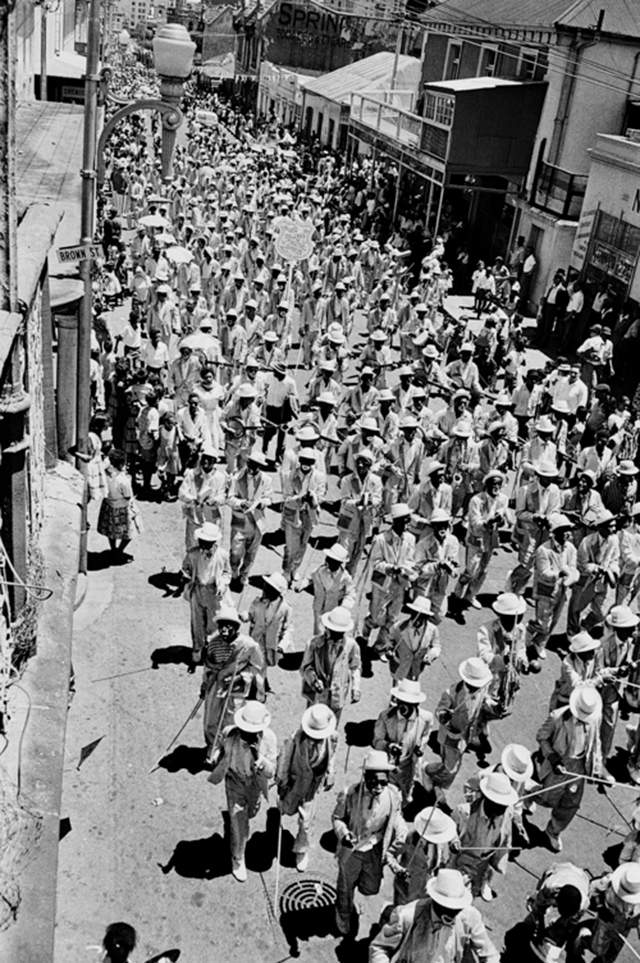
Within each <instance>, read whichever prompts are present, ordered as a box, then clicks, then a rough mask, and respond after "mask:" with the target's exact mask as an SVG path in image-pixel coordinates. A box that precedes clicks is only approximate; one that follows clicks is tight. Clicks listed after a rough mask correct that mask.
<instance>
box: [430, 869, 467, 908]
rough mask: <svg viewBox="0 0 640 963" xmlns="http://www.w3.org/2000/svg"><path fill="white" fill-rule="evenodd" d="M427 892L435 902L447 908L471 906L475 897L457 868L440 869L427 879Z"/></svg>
mask: <svg viewBox="0 0 640 963" xmlns="http://www.w3.org/2000/svg"><path fill="white" fill-rule="evenodd" d="M427 894H428V895H429V896H430V897H431V899H432V900H433V901H434V903H437V904H438V905H439V906H444V907H445V909H455V910H461V909H464V908H465V907H466V906H471V902H472V900H473V897H472V895H471V891H470V890H469V889H467V887H466V886H465V882H464V876H463V875H462V873H461V872H460V871H459V870H457V869H440V870H438V872H437V873H436V875H435V876H432V877H431V879H430V880H428V881H427Z"/></svg>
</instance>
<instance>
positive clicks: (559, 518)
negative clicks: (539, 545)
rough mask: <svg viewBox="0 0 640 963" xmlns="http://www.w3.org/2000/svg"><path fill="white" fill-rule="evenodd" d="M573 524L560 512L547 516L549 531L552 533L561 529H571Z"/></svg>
mask: <svg viewBox="0 0 640 963" xmlns="http://www.w3.org/2000/svg"><path fill="white" fill-rule="evenodd" d="M573 527H574V525H573V522H572V521H571V519H570V518H568V517H567V515H563V514H562V512H552V514H551V515H550V516H549V529H550V531H552V532H557V531H559V530H560V529H561V528H573Z"/></svg>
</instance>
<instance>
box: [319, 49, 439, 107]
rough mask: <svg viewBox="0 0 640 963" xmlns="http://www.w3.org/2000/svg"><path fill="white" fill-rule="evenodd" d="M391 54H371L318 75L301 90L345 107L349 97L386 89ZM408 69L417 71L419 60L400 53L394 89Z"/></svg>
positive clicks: (404, 79) (403, 78)
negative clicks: (345, 65)
mask: <svg viewBox="0 0 640 963" xmlns="http://www.w3.org/2000/svg"><path fill="white" fill-rule="evenodd" d="M394 58H395V54H394V53H393V52H390V51H386V50H385V51H382V53H377V54H373V55H372V56H371V57H365V58H364V59H363V60H357V61H356V62H355V63H353V64H349V65H348V66H347V67H340V68H339V69H338V70H332V71H331V73H328V74H322V76H321V77H316V78H315V79H314V80H309V81H305V82H304V88H305V90H306V91H308V93H310V94H316V95H317V96H319V97H325V98H326V99H327V100H334V101H336V103H339V104H347V103H348V102H349V95H350V94H359V93H364V92H365V91H367V90H379V89H381V88H382V87H385V86H386V87H389V86H390V84H391V78H392V75H393V61H394ZM412 68H415V69H416V71H419V70H420V61H419V60H418V59H417V58H416V57H408V56H406V54H401V55H400V56H399V58H398V75H397V76H398V80H397V82H396V84H395V87H396V88H401V87H402V86H403V84H404V83H406V75H407V74H408V73H410V72H411V70H412Z"/></svg>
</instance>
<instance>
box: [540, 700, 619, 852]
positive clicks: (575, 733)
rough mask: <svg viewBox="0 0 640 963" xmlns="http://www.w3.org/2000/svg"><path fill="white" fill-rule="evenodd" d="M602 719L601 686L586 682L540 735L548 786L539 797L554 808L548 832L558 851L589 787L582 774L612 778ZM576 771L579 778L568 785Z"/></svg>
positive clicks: (542, 778) (544, 781) (542, 769)
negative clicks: (605, 755) (604, 758)
mask: <svg viewBox="0 0 640 963" xmlns="http://www.w3.org/2000/svg"><path fill="white" fill-rule="evenodd" d="M601 722H602V699H601V698H600V695H599V693H598V690H597V689H596V688H594V686H592V685H589V684H584V685H579V686H576V688H575V689H574V690H573V692H572V693H571V695H570V696H569V705H568V706H564V707H562V708H560V709H555V710H554V711H553V712H552V713H551V714H550V715H549V717H548V718H547V720H546V722H545V723H544V724H543V725H542V726H541V727H540V729H539V730H538V733H537V735H536V739H537V741H538V745H539V747H540V750H539V759H538V766H537V769H538V779H539V781H540V782H541V783H542V786H543V787H544V789H546V790H547V792H546V793H545V794H544V795H541V796H540V797H539V798H538V801H539V803H540V804H541V805H543V806H548V807H550V809H551V815H550V818H549V822H548V824H547V827H546V830H545V832H546V834H547V837H548V839H549V845H550V847H551V849H552V850H553V851H554V852H555V853H559V852H561V851H562V839H561V837H560V834H561V833H562V831H563V830H564V829H566V828H567V826H568V825H569V824H570V823H571V821H572V820H573V819H574V817H575V815H576V813H577V812H578V810H579V808H580V803H581V802H582V796H583V794H584V787H585V779H583V778H581V777H582V776H587V777H589V776H595V777H597V778H601V779H605V780H607V781H609V780H610V779H611V777H610V776H608V775H607V773H606V771H605V770H604V768H603V763H602V746H601V743H600V724H601ZM572 774H575V775H576V777H577V778H576V780H575V782H570V783H569V784H568V785H567V784H566V783H567V779H568V778H570V776H571V775H572ZM611 781H612V780H611ZM560 783H562V785H560ZM556 787H557V788H556Z"/></svg>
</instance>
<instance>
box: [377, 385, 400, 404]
mask: <svg viewBox="0 0 640 963" xmlns="http://www.w3.org/2000/svg"><path fill="white" fill-rule="evenodd" d="M395 400H396V399H395V397H394V394H393V391H392V390H391V388H381V389H380V391H379V392H378V403H380V402H381V401H395Z"/></svg>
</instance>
